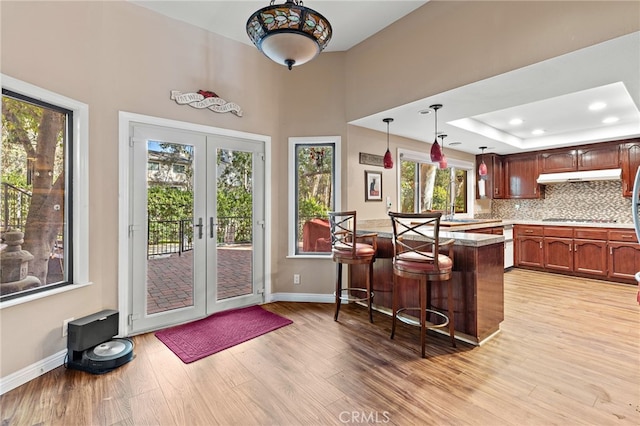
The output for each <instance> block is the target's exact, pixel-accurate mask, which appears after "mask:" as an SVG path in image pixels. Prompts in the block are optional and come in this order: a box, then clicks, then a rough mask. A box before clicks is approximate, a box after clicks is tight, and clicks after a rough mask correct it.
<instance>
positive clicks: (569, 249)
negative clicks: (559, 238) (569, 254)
mask: <svg viewBox="0 0 640 426" xmlns="http://www.w3.org/2000/svg"><path fill="white" fill-rule="evenodd" d="M569 251H571V243H569Z"/></svg>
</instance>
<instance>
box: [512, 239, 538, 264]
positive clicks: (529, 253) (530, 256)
mask: <svg viewBox="0 0 640 426" xmlns="http://www.w3.org/2000/svg"><path fill="white" fill-rule="evenodd" d="M542 251H543V248H542V237H526V236H523V237H519V238H517V239H516V265H518V266H529V267H535V268H542V267H544V263H543V256H542Z"/></svg>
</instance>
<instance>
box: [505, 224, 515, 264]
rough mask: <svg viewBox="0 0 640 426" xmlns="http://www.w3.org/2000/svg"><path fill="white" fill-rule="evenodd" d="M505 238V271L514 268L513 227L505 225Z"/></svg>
mask: <svg viewBox="0 0 640 426" xmlns="http://www.w3.org/2000/svg"><path fill="white" fill-rule="evenodd" d="M502 235H503V236H504V269H507V268H511V267H512V266H513V225H505V226H504V228H503V230H502Z"/></svg>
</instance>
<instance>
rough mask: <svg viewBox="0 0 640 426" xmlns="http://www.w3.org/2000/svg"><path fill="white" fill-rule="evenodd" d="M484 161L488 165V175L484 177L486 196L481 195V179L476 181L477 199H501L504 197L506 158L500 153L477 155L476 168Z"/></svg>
mask: <svg viewBox="0 0 640 426" xmlns="http://www.w3.org/2000/svg"><path fill="white" fill-rule="evenodd" d="M482 161H484V163H485V164H486V166H487V175H486V176H485V177H484V178H482V180H483V181H484V193H485V195H484V197H481V196H480V190H479V188H478V185H480V179H478V180H477V183H476V199H499V198H504V160H503V157H502V156H501V155H498V154H481V155H477V156H476V170H478V169H479V167H480V164H481V163H482Z"/></svg>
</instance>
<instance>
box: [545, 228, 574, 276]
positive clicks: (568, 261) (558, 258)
mask: <svg viewBox="0 0 640 426" xmlns="http://www.w3.org/2000/svg"><path fill="white" fill-rule="evenodd" d="M572 246H573V240H572V239H570V238H552V237H545V238H544V267H545V268H546V269H549V270H553V271H563V272H571V271H573V251H572Z"/></svg>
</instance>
